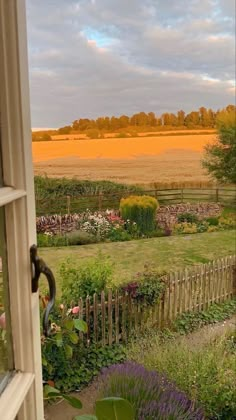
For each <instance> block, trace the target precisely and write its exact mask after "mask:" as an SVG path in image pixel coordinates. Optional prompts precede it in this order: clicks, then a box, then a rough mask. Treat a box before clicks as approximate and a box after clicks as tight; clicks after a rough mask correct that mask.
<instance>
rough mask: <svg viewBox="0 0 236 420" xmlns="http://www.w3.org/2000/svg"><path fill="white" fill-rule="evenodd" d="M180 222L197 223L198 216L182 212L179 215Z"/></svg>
mask: <svg viewBox="0 0 236 420" xmlns="http://www.w3.org/2000/svg"><path fill="white" fill-rule="evenodd" d="M178 222H179V223H182V222H187V223H197V222H198V217H197V216H196V215H195V214H193V213H181V214H179V215H178Z"/></svg>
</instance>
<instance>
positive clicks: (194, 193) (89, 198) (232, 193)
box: [36, 187, 236, 216]
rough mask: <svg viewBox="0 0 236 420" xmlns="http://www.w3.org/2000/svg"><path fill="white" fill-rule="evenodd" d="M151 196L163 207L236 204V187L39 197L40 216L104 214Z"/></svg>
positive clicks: (37, 201)
mask: <svg viewBox="0 0 236 420" xmlns="http://www.w3.org/2000/svg"><path fill="white" fill-rule="evenodd" d="M134 194H137V195H143V194H148V195H151V196H154V197H156V198H157V199H158V201H159V202H160V204H177V203H186V202H196V201H209V202H216V203H222V204H229V205H236V188H222V187H219V188H175V189H169V188H167V189H152V190H145V191H143V192H140V191H137V192H136V193H135V192H133V193H130V192H129V193H125V192H123V193H122V192H120V193H113V194H103V193H97V194H93V195H92V194H88V195H81V196H77V197H71V196H69V195H67V196H64V197H58V198H48V199H40V198H38V197H37V195H36V210H37V215H38V216H41V215H46V214H56V213H57V214H58V213H62V214H65V213H67V214H70V213H79V212H83V211H85V210H86V209H87V208H89V209H90V210H91V211H97V210H99V211H101V210H106V209H107V208H113V209H118V208H119V203H120V199H121V198H122V197H127V196H128V195H134Z"/></svg>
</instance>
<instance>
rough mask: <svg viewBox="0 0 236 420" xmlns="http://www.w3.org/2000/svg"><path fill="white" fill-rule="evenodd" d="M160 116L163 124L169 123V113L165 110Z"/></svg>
mask: <svg viewBox="0 0 236 420" xmlns="http://www.w3.org/2000/svg"><path fill="white" fill-rule="evenodd" d="M161 118H162V122H163V125H171V114H169V113H168V112H165V113H164V114H162V116H161Z"/></svg>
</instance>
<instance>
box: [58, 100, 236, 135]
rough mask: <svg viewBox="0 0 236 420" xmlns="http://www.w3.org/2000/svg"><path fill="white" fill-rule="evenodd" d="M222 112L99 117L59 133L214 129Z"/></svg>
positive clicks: (67, 127)
mask: <svg viewBox="0 0 236 420" xmlns="http://www.w3.org/2000/svg"><path fill="white" fill-rule="evenodd" d="M226 109H227V110H230V109H235V107H234V105H228V106H227V107H226ZM220 112H221V110H218V111H213V110H212V109H207V108H205V107H201V108H199V110H198V111H191V112H190V113H188V114H186V113H185V112H184V111H183V110H180V111H178V112H177V113H176V114H174V113H168V112H165V113H163V114H162V115H161V116H160V117H158V116H157V115H155V113H154V112H149V113H145V112H139V113H137V114H134V115H132V116H131V117H129V116H127V115H121V116H120V117H115V116H112V117H99V118H97V119H89V118H79V119H77V120H75V121H73V122H72V124H71V125H68V126H65V127H61V128H59V129H58V133H61V134H69V133H70V132H72V131H82V132H83V131H86V130H89V129H98V130H108V131H114V130H119V129H126V128H129V127H152V128H155V127H187V128H190V129H191V128H196V127H200V128H214V127H215V125H216V119H217V115H218V114H219V113H220Z"/></svg>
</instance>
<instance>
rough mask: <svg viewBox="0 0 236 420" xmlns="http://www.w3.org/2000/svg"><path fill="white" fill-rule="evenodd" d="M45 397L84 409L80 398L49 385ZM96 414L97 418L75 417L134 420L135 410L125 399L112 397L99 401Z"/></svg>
mask: <svg viewBox="0 0 236 420" xmlns="http://www.w3.org/2000/svg"><path fill="white" fill-rule="evenodd" d="M44 395H45V398H46V399H52V398H53V399H56V398H60V399H64V400H65V401H67V402H68V403H69V404H70V405H71V406H72V407H74V408H78V409H81V408H82V403H81V401H80V400H79V399H78V398H76V397H71V396H68V395H66V394H63V393H61V392H60V391H59V390H58V389H56V388H54V387H51V386H49V385H45V386H44ZM95 412H96V416H93V415H89V414H85V415H82V416H76V417H74V420H123V419H125V420H134V409H133V407H132V405H131V404H130V403H129V402H128V401H127V400H125V399H123V398H117V397H110V398H103V399H100V400H97V401H96V403H95Z"/></svg>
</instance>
